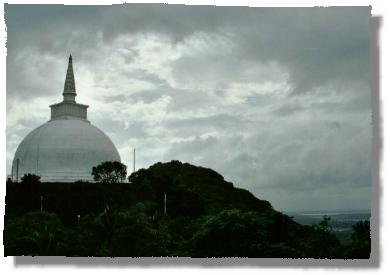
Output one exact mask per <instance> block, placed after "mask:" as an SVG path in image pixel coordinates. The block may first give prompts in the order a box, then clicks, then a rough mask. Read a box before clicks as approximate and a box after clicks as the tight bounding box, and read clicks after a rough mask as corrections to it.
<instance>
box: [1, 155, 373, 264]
mask: <svg viewBox="0 0 390 275" xmlns="http://www.w3.org/2000/svg"><path fill="white" fill-rule="evenodd" d="M129 182H130V183H126V184H107V183H106V184H104V183H86V182H76V183H73V184H69V183H39V181H36V180H35V181H34V180H33V179H30V180H25V181H24V182H22V183H21V184H17V183H9V184H7V196H6V216H5V229H4V245H5V255H68V256H130V257H139V256H190V257H225V256H237V257H278V258H280V257H290V258H368V257H369V255H370V226H369V223H368V222H361V223H358V224H356V226H355V228H354V233H353V236H352V239H351V242H349V243H348V244H345V245H342V244H340V242H339V240H338V239H337V238H336V236H335V235H334V234H333V232H332V229H331V227H330V226H329V220H328V219H324V220H323V221H322V222H320V223H319V224H317V225H312V226H307V225H306V226H304V225H300V224H298V223H296V222H294V221H293V220H292V219H291V218H290V217H288V216H286V215H284V214H282V213H280V212H277V211H275V210H274V209H273V208H272V206H271V204H270V203H269V202H267V201H265V200H259V199H257V198H256V197H254V196H253V195H252V194H251V193H250V192H248V191H246V190H243V189H239V188H236V187H234V186H233V184H232V183H229V182H226V181H224V179H223V177H222V176H221V175H219V174H218V173H216V172H215V171H213V170H210V169H206V168H201V167H195V166H193V165H190V164H182V163H180V162H179V161H172V162H170V163H165V164H162V163H157V164H155V165H153V166H151V167H150V168H148V169H141V170H139V171H137V172H136V173H133V174H132V175H130V177H129ZM165 194H166V197H167V201H166V214H164V195H165ZM41 210H42V211H41Z"/></svg>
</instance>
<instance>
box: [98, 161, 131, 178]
mask: <svg viewBox="0 0 390 275" xmlns="http://www.w3.org/2000/svg"><path fill="white" fill-rule="evenodd" d="M126 170H127V167H126V165H124V164H123V163H121V162H119V161H106V162H103V163H101V164H99V165H98V166H94V167H93V168H92V176H93V178H94V180H95V181H96V182H100V183H107V184H113V183H120V182H122V181H123V180H124V179H125V178H126V174H127V171H126Z"/></svg>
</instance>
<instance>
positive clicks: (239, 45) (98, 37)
mask: <svg viewBox="0 0 390 275" xmlns="http://www.w3.org/2000/svg"><path fill="white" fill-rule="evenodd" d="M5 18H6V25H7V152H6V153H7V155H6V157H7V173H10V171H11V162H12V158H13V155H14V153H15V151H16V148H17V146H18V144H19V143H20V142H21V140H22V139H23V138H24V137H25V136H26V135H27V134H28V133H29V132H30V131H31V130H33V129H34V128H35V127H37V126H39V125H41V124H42V123H44V122H46V121H48V120H49V119H50V110H49V107H48V106H49V105H50V104H53V103H57V102H60V101H61V100H62V91H63V85H64V81H65V74H66V68H67V61H68V56H69V54H72V56H73V66H74V72H75V79H76V91H77V94H78V95H77V98H76V101H77V102H79V103H82V104H88V105H89V106H90V107H89V109H88V117H89V120H90V121H91V123H92V124H94V125H96V126H97V127H99V128H100V129H102V130H103V131H104V132H105V133H107V135H108V136H109V137H110V138H111V139H112V141H113V142H114V144H115V145H116V147H117V149H118V151H119V153H120V155H121V158H122V161H123V162H124V163H125V164H127V165H128V167H129V169H128V171H131V170H132V149H133V148H134V147H135V148H137V162H136V167H137V168H141V167H145V168H146V167H149V166H150V165H152V164H153V163H155V162H158V161H162V162H164V161H170V160H172V159H177V160H180V161H184V162H190V163H192V164H195V165H200V166H205V167H209V168H211V169H214V170H216V171H217V172H219V173H220V174H222V175H223V176H224V177H225V179H226V180H228V181H232V182H233V183H234V184H235V185H236V186H239V187H241V188H245V189H248V190H250V191H251V192H252V193H253V194H255V195H256V196H257V197H259V198H262V199H266V200H268V201H270V202H271V203H272V205H273V206H274V207H275V208H276V209H280V210H300V209H313V210H318V209H363V208H366V209H367V208H369V207H370V197H371V193H370V192H371V136H372V128H371V127H372V121H371V93H370V71H369V18H370V8H369V7H357V8H353V7H337V8H335V7H333V8H248V7H213V6H197V7H195V6H192V7H190V6H184V5H161V4H143V5H141V4H128V5H114V6H63V5H6V6H5Z"/></svg>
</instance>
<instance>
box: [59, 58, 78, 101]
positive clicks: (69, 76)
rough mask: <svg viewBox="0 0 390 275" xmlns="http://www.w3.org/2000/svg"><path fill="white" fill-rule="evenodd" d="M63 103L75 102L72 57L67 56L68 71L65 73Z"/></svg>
mask: <svg viewBox="0 0 390 275" xmlns="http://www.w3.org/2000/svg"><path fill="white" fill-rule="evenodd" d="M62 95H63V96H64V102H76V100H75V98H76V95H77V94H76V84H75V81H74V74H73V64H72V55H70V56H69V62H68V70H67V71H66V78H65V85H64V92H63V93H62Z"/></svg>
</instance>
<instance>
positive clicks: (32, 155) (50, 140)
mask: <svg viewBox="0 0 390 275" xmlns="http://www.w3.org/2000/svg"><path fill="white" fill-rule="evenodd" d="M63 97H64V100H63V101H62V102H61V103H58V104H54V105H51V106H50V107H51V119H50V120H49V121H48V122H46V123H45V124H43V125H41V126H39V127H38V128H36V129H34V130H33V131H32V132H30V133H29V134H28V135H27V136H26V137H25V138H24V139H23V140H22V142H21V143H20V144H19V146H18V148H17V150H16V153H15V157H14V160H13V162H12V179H13V180H16V181H18V180H20V178H21V177H22V176H23V175H24V174H28V173H30V174H36V175H39V176H40V177H41V181H42V182H74V181H77V180H88V181H93V178H92V175H91V171H92V167H93V166H96V165H98V164H100V163H102V162H104V161H120V156H119V154H118V151H117V149H116V148H115V146H114V144H113V143H112V141H111V140H110V138H109V137H108V136H107V135H106V134H105V133H103V132H102V131H101V130H99V129H98V128H96V127H95V126H93V125H92V124H91V123H90V122H89V121H88V120H87V108H88V106H87V105H82V104H78V103H76V101H75V97H76V88H75V82H74V76H73V65H72V56H70V57H69V64H68V70H67V75H66V80H65V87H64V92H63Z"/></svg>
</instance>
